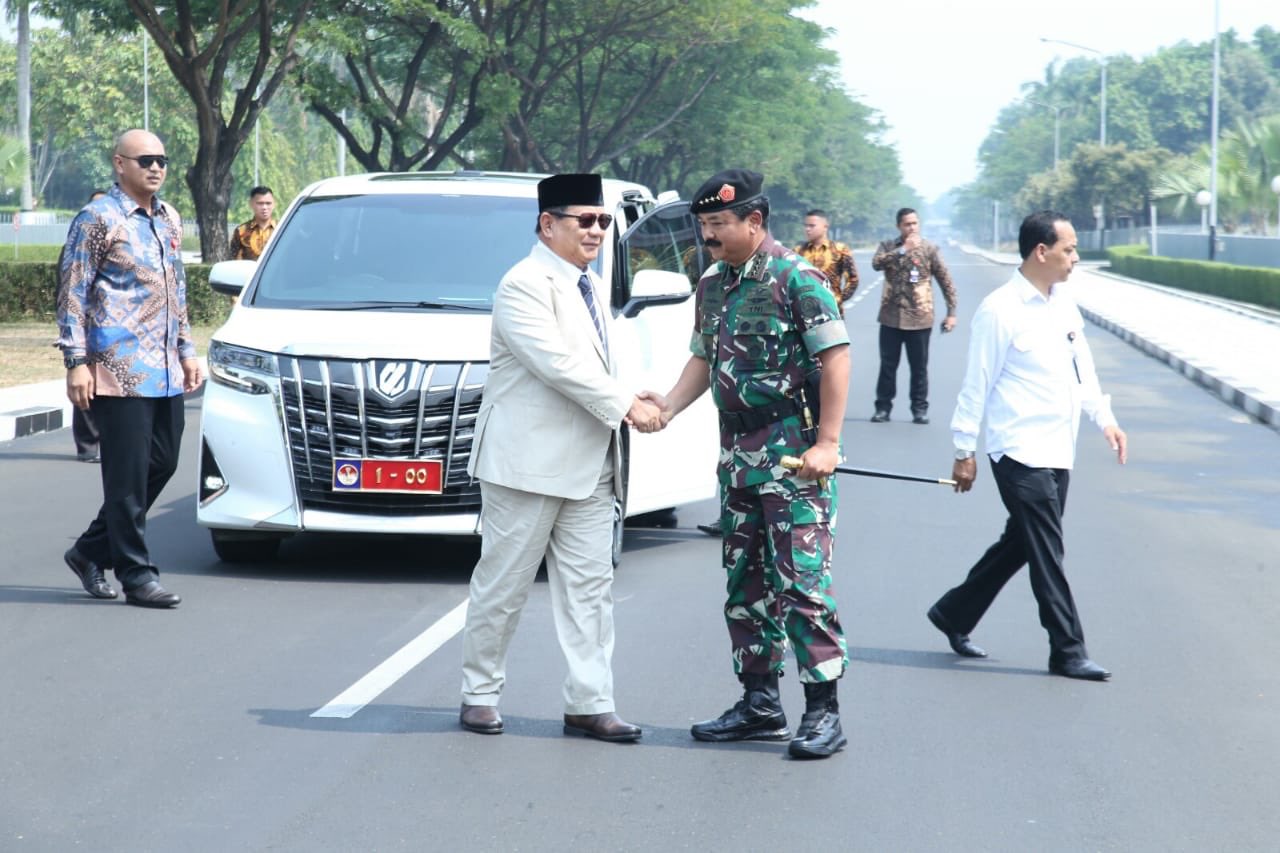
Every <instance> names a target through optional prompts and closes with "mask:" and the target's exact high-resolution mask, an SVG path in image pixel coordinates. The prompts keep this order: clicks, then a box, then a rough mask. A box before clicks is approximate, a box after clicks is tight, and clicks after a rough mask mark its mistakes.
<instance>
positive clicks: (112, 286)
mask: <svg viewBox="0 0 1280 853" xmlns="http://www.w3.org/2000/svg"><path fill="white" fill-rule="evenodd" d="M111 159H112V166H113V168H114V170H115V174H116V184H115V185H114V186H112V187H111V189H110V191H109V192H108V193H107V194H106V196H104V197H103V198H100V199H98V200H97V201H91V202H89V204H87V205H85V207H84V209H83V210H81V211H80V213H79V214H78V215H77V216H76V218H75V220H74V221H72V223H71V228H70V230H69V232H68V234H67V243H66V246H65V247H64V249H63V255H62V263H61V265H60V270H59V275H60V280H59V286H58V332H59V338H58V345H59V346H60V347H61V348H62V358H63V362H64V363H65V365H66V368H67V397H68V398H69V399H70V400H71V402H72V404H74V405H75V406H77V407H78V408H81V409H90V410H91V411H92V412H93V420H94V423H96V424H97V426H98V433H99V436H100V446H101V453H102V508H101V509H100V510H99V511H98V515H97V517H96V518H95V519H94V520H93V521H92V522H91V523H90V524H89V527H88V529H87V530H85V532H84V533H82V534H81V535H80V538H79V539H77V540H76V542H75V544H74V545H72V546H71V548H70V549H69V550H68V551H67V552H66V554H64V555H63V559H64V560H65V561H66V563H67V565H68V566H70V567H71V571H73V572H75V574H76V576H77V577H78V578H79V579H80V583H81V585H82V586H84V588H85V590H86V591H87V592H88V593H89V594H90V595H92V596H93V597H94V598H115V597H116V591H115V589H113V588H112V587H111V585H110V584H109V583H107V581H106V579H105V577H104V574H103V569H104V568H106V567H111V568H114V569H115V573H116V578H117V579H119V581H120V585H121V586H122V587H124V593H125V601H127V602H128V603H129V604H135V605H138V606H139V607H176V606H177V605H178V602H179V601H180V600H181V599H180V598H179V597H178V596H177V595H176V594H174V593H172V592H169V591H168V590H166V589H165V588H164V587H162V586H161V585H160V570H159V569H157V568H156V566H155V563H154V562H153V561H152V560H151V555H150V553H149V552H148V551H147V543H146V538H145V534H146V524H147V510H149V509H150V508H151V505H152V504H153V503H154V502H155V500H156V498H157V497H159V496H160V491H161V490H162V489H163V488H164V486H165V484H166V483H167V482H169V478H170V477H172V476H173V472H174V471H175V470H176V469H177V467H178V449H179V447H180V446H181V443H182V429H183V426H184V424H185V417H186V412H185V410H184V407H183V402H182V396H183V394H184V393H185V392H190V391H195V390H196V389H197V388H199V387H200V385H201V383H202V382H203V381H204V379H203V377H202V376H201V370H200V362H199V361H198V360H197V358H196V347H195V343H194V341H192V339H191V326H190V325H189V324H188V323H187V280H186V275H185V273H184V272H183V268H182V219H181V217H179V216H178V212H177V211H176V210H174V209H173V208H172V207H170V206H169V205H168V204H165V203H164V202H162V201H161V200H160V198H159V197H158V196H157V193H158V192H159V190H160V186H161V184H163V183H164V179H165V174H166V170H167V169H168V167H169V158H168V157H166V156H165V153H164V143H162V142H161V141H160V139H159V138H158V137H157V136H156V135H155V134H152V133H148V132H147V131H145V130H130V131H126V132H125V133H123V134H121V136H120V138H119V139H118V140H117V141H116V147H115V153H114V154H113V155H112V158H111Z"/></svg>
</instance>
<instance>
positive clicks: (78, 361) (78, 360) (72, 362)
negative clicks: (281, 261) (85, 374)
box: [62, 353, 89, 370]
mask: <svg viewBox="0 0 1280 853" xmlns="http://www.w3.org/2000/svg"><path fill="white" fill-rule="evenodd" d="M88 363H89V359H87V358H85V357H84V356H82V355H81V356H74V355H66V354H65V353H64V354H63V356H62V366H63V367H65V368H66V369H67V370H70V369H71V368H73V367H79V366H80V365H82V364H88Z"/></svg>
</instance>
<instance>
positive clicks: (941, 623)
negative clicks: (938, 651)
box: [929, 605, 987, 658]
mask: <svg viewBox="0 0 1280 853" xmlns="http://www.w3.org/2000/svg"><path fill="white" fill-rule="evenodd" d="M929 621H930V622H932V623H933V627H935V628H937V629H938V630H939V631H941V632H942V633H944V634H946V635H947V642H948V643H950V644H951V651H953V652H955V653H956V654H958V655H960V656H961V657H966V658H985V657H986V656H987V653H986V652H985V651H984V650H983V649H982V648H981V647H980V646H976V645H974V644H973V641H972V640H970V639H969V635H968V634H961V633H959V632H958V631H953V630H951V626H950V625H948V624H947V620H946V619H943V618H942V614H941V613H939V612H938V607H937V605H934V606H933V607H930V608H929Z"/></svg>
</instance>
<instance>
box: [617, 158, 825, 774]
mask: <svg viewBox="0 0 1280 853" xmlns="http://www.w3.org/2000/svg"><path fill="white" fill-rule="evenodd" d="M762 182H763V178H762V177H761V176H760V175H759V174H757V173H755V172H750V171H745V170H738V169H733V170H729V171H725V172H721V173H720V174H718V175H716V176H715V177H713V178H711V180H709V181H708V182H707V183H706V184H705V185H703V187H702V188H701V189H699V190H698V192H697V194H696V195H695V197H694V201H693V205H692V210H693V212H694V213H695V214H697V216H698V222H699V225H700V227H701V228H702V235H703V238H704V239H705V242H706V245H707V247H708V249H709V250H710V252H711V256H712V258H713V259H715V261H717V263H715V264H713V265H712V266H711V267H710V268H709V269H708V270H707V272H706V274H705V275H703V277H702V279H701V280H700V281H699V282H698V287H697V295H696V299H695V304H696V310H695V323H696V325H695V326H694V329H693V340H692V343H691V350H692V352H693V355H692V357H691V358H690V359H689V361H688V363H687V364H686V366H685V368H684V371H683V372H682V373H681V375H680V378H679V379H678V380H677V382H676V384H675V386H674V387H673V388H672V389H671V390H670V392H668V393H667V395H666V396H665V397H663V396H661V395H658V394H651V395H649V396H650V398H651V399H653V400H654V401H655V402H658V403H659V405H660V406H661V407H662V409H663V417H664V420H669V419H670V418H671V417H673V416H674V415H675V414H677V413H678V412H680V411H681V410H683V409H684V408H685V407H687V406H688V405H689V404H690V403H692V402H693V401H694V400H695V399H697V398H698V397H699V396H700V395H701V394H702V393H703V392H704V391H706V390H707V389H708V388H710V389H711V393H712V396H713V397H714V399H715V403H716V407H717V408H718V409H719V411H720V462H719V478H720V506H721V518H720V527H721V531H722V533H723V535H724V549H723V556H724V567H725V571H726V573H727V576H728V583H727V587H728V596H727V600H726V602H725V608H724V612H725V619H726V621H727V622H728V626H729V640H730V644H731V646H732V649H733V666H734V670H735V671H736V672H737V674H738V678H739V680H740V681H741V682H742V684H743V686H744V688H745V691H744V694H743V697H742V699H741V701H739V702H738V703H737V704H736V705H734V706H733V707H732V708H730V709H729V710H728V711H726V712H725V713H724V714H722V715H721V716H720V717H719V718H717V719H714V720H707V721H705V722H701V723H697V724H696V725H694V726H693V728H692V730H691V733H692V735H693V736H694V737H695V738H697V739H698V740H703V741H733V740H785V739H787V738H789V737H790V736H791V734H790V732H789V731H788V729H787V720H786V716H785V714H784V713H783V710H782V704H781V702H780V700H779V695H778V676H779V675H780V674H781V673H782V670H783V665H784V663H785V653H786V648H787V644H788V641H789V642H790V644H791V647H792V649H793V650H794V652H795V656H796V663H797V666H798V669H799V671H800V681H801V682H803V684H804V692H805V700H806V706H805V714H804V719H803V720H802V722H801V724H800V728H799V730H798V731H797V732H796V736H795V738H794V739H793V740H792V741H791V744H790V747H789V751H790V753H791V754H792V755H793V756H796V757H798V758H825V757H827V756H829V755H831V754H833V753H835V752H836V751H838V750H839V749H841V748H842V747H843V746H844V745H845V743H846V739H845V736H844V733H843V731H842V730H841V728H840V714H839V705H838V704H837V701H836V682H837V680H838V679H839V678H840V677H841V676H842V675H843V674H844V671H845V667H846V665H847V663H848V655H847V653H846V648H845V640H844V633H843V631H842V629H841V627H840V620H839V617H838V616H837V614H836V601H835V596H834V592H833V591H832V587H831V551H832V531H833V529H834V527H835V521H836V483H835V478H834V477H832V476H831V474H832V472H833V470H834V468H835V466H836V464H837V462H838V461H839V455H840V428H841V426H842V424H843V422H844V410H845V398H846V395H847V392H848V382H849V337H848V334H847V332H846V330H845V325H844V323H842V322H841V321H840V311H839V309H838V307H837V305H836V299H835V296H834V295H833V294H832V293H831V291H830V290H829V289H828V287H827V286H826V282H825V281H824V280H823V278H822V276H821V274H819V273H818V271H817V270H816V269H814V268H813V267H812V266H810V265H809V264H808V263H807V262H805V261H804V259H803V258H801V257H800V256H798V255H796V254H795V253H793V252H791V251H789V250H788V249H787V248H786V247H784V246H782V245H780V244H779V243H777V242H776V241H775V240H774V239H773V238H772V237H770V236H769V232H768V228H767V223H768V217H769V200H768V198H766V197H765V196H764V194H763V193H762ZM642 396H644V395H642ZM819 398H820V399H821V412H820V414H819V411H818V409H819V405H818V404H819ZM787 455H790V456H796V457H799V458H800V459H801V460H802V462H803V464H802V466H801V467H800V468H799V470H795V471H792V470H788V469H787V468H784V467H783V466H782V464H781V459H782V457H783V456H787Z"/></svg>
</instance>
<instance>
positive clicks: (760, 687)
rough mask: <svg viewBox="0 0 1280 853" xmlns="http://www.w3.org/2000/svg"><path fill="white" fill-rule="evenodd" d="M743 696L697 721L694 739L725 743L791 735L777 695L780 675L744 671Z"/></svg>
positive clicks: (773, 738) (781, 738)
mask: <svg viewBox="0 0 1280 853" xmlns="http://www.w3.org/2000/svg"><path fill="white" fill-rule="evenodd" d="M742 683H743V686H744V687H745V688H746V689H745V690H744V691H743V694H742V698H741V699H739V700H738V702H737V703H736V704H735V705H734V706H733V707H732V708H730V709H729V710H727V711H725V712H724V713H723V714H721V715H720V716H719V717H717V718H716V719H714V720H703V721H702V722H700V723H694V724H693V727H692V728H690V729H689V734H691V735H693V738H694V740H702V741H711V742H714V743H723V742H724V741H731V740H786V739H787V738H789V737H791V731H790V730H789V729H788V728H787V715H786V714H784V713H783V711H782V702H781V701H780V698H779V696H778V676H777V675H753V674H749V673H744V674H743V675H742Z"/></svg>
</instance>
